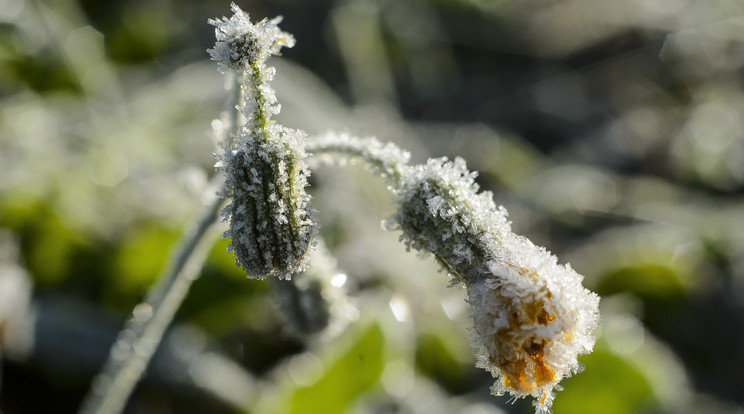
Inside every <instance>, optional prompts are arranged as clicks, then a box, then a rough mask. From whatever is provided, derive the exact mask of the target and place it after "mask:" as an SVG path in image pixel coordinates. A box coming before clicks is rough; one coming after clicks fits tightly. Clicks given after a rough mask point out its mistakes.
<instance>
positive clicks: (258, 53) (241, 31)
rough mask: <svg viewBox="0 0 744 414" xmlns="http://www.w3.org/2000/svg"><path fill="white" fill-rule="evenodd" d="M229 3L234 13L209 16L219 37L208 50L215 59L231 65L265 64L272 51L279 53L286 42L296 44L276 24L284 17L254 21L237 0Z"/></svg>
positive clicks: (244, 66) (236, 68)
mask: <svg viewBox="0 0 744 414" xmlns="http://www.w3.org/2000/svg"><path fill="white" fill-rule="evenodd" d="M230 7H231V9H232V11H233V13H234V14H233V16H232V17H230V18H227V17H223V18H221V19H210V20H209V23H210V24H211V25H213V26H215V27H216V29H215V35H216V37H217V43H216V44H215V45H214V48H213V49H210V50H209V54H210V55H211V56H212V60H215V61H217V62H219V63H220V64H222V65H224V66H225V67H226V68H229V69H233V70H248V69H249V68H250V67H251V66H253V65H259V66H260V65H263V63H264V62H266V60H267V59H268V58H269V57H270V56H271V55H276V54H279V50H280V49H281V48H282V47H283V46H286V47H292V46H294V44H295V39H294V37H293V36H292V35H291V34H289V33H287V32H283V31H281V30H279V27H277V25H278V24H279V23H280V22H281V21H282V18H281V17H275V18H273V19H271V20H267V19H263V20H261V21H260V22H258V23H256V24H253V23H251V20H250V16H248V13H246V12H244V11H243V10H241V9H240V7H238V6H237V5H236V4H235V3H232V4H231V5H230Z"/></svg>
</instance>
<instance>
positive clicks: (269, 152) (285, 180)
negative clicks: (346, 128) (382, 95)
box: [222, 129, 317, 279]
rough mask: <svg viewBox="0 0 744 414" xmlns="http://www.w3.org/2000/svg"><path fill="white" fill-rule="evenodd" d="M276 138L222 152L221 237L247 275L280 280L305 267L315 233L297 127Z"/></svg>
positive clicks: (303, 155) (306, 171) (302, 152)
mask: <svg viewBox="0 0 744 414" xmlns="http://www.w3.org/2000/svg"><path fill="white" fill-rule="evenodd" d="M277 135H278V136H280V137H281V139H280V140H277V141H269V142H258V141H249V142H246V143H243V144H242V145H241V146H239V147H238V148H237V149H236V150H234V151H232V152H230V153H228V154H226V155H225V157H224V158H225V160H224V165H225V167H224V173H225V176H226V182H225V188H226V194H225V195H226V196H228V197H230V198H232V202H231V203H230V204H229V205H227V207H225V209H224V210H223V212H222V215H223V218H224V219H229V221H230V228H229V230H228V231H227V232H225V237H230V238H232V241H231V243H230V246H231V247H230V248H231V249H232V251H233V252H234V254H235V258H236V259H237V262H238V264H240V265H241V266H242V267H243V268H244V269H245V271H246V272H247V273H248V275H249V276H250V277H254V278H264V277H267V276H277V277H279V278H282V279H285V278H289V277H290V276H291V275H292V274H294V273H298V272H300V271H302V270H304V269H305V267H307V264H308V261H309V256H308V252H309V250H310V247H311V246H312V243H313V241H314V238H315V235H316V233H317V228H316V227H317V226H316V224H315V220H314V218H313V215H312V211H311V209H310V207H309V202H310V196H309V195H308V194H307V193H306V192H305V187H306V186H307V176H309V174H310V173H309V171H308V169H307V168H306V167H305V164H304V161H303V159H304V158H305V153H304V151H303V149H302V145H301V142H302V140H303V139H304V136H303V135H301V133H300V132H299V131H292V130H288V129H285V130H284V131H283V133H280V134H277Z"/></svg>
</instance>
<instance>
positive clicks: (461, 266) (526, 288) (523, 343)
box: [387, 158, 599, 412]
mask: <svg viewBox="0 0 744 414" xmlns="http://www.w3.org/2000/svg"><path fill="white" fill-rule="evenodd" d="M474 179H475V173H472V172H470V171H468V170H467V168H466V166H465V162H464V161H463V160H462V159H460V158H457V159H455V161H454V162H451V161H447V159H446V158H440V159H434V160H429V162H428V163H427V164H426V165H422V166H417V167H412V168H410V169H409V170H407V172H406V174H405V176H404V177H403V179H402V181H401V184H400V187H399V188H398V190H397V191H396V195H395V200H396V203H397V204H398V210H397V212H396V213H395V214H394V215H393V216H392V217H391V218H390V219H388V222H387V225H388V227H389V228H391V229H400V230H402V232H403V234H402V236H401V238H402V239H403V240H404V241H405V242H406V244H407V245H408V247H409V248H410V247H413V248H415V249H419V250H425V251H429V252H431V253H434V255H435V256H436V258H437V259H438V260H439V261H440V263H442V265H443V266H444V267H445V268H446V269H447V270H448V271H450V272H451V273H452V274H454V275H455V276H456V277H457V278H458V279H459V280H460V281H462V282H463V283H464V284H465V286H466V287H467V291H468V298H469V299H468V301H469V303H470V304H471V305H472V307H473V327H474V329H473V332H472V335H471V344H472V346H473V348H474V351H475V353H476V356H477V358H478V366H480V367H482V368H485V369H486V370H488V371H490V372H491V373H492V374H493V375H494V377H497V381H496V383H495V384H494V386H493V387H492V391H493V392H494V393H495V394H497V395H501V394H503V393H505V392H509V393H511V394H512V395H514V396H516V397H525V396H528V395H531V396H533V397H535V398H536V406H537V408H538V412H549V410H550V405H551V403H552V400H553V394H552V391H553V389H555V388H556V387H558V382H560V380H561V379H562V378H564V377H566V376H569V375H571V374H572V373H576V372H578V371H580V369H581V365H580V364H579V363H578V361H577V359H576V357H577V355H579V354H585V353H588V352H590V351H591V350H592V347H593V345H594V338H593V337H592V335H591V333H592V331H593V330H594V328H595V327H596V326H597V324H598V322H599V311H598V304H599V297H598V296H597V295H596V294H594V293H592V292H590V291H588V290H587V289H585V288H584V287H583V286H582V285H581V281H582V279H583V278H582V276H580V275H579V274H577V273H576V272H575V271H574V270H573V269H571V267H570V266H568V265H565V266H564V265H560V264H558V262H557V259H556V257H555V256H553V255H552V254H550V252H548V251H546V250H545V249H544V248H541V247H537V246H535V245H534V244H532V242H530V241H529V240H527V239H526V238H524V237H521V236H518V235H516V234H514V233H512V231H511V226H510V224H509V222H508V221H507V215H506V210H505V209H504V208H503V207H497V206H496V205H495V204H494V202H493V197H492V194H491V193H490V192H481V193H478V186H477V184H476V183H475V181H474Z"/></svg>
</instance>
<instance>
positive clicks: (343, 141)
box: [305, 133, 410, 188]
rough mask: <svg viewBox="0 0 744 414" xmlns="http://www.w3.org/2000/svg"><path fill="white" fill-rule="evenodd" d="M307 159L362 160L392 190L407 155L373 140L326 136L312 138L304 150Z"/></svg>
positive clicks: (401, 171)
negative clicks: (308, 155)
mask: <svg viewBox="0 0 744 414" xmlns="http://www.w3.org/2000/svg"><path fill="white" fill-rule="evenodd" d="M305 151H307V152H308V153H310V154H311V155H310V156H311V157H314V158H319V159H320V160H323V159H327V160H328V161H330V162H335V163H338V162H345V161H351V162H354V161H356V160H362V161H363V162H364V163H365V164H366V167H367V168H368V169H369V170H370V171H371V172H372V173H373V174H375V175H379V176H381V177H383V178H385V179H386V180H388V181H389V184H391V185H392V187H393V188H397V187H398V186H399V185H400V183H401V178H402V177H403V175H404V174H405V170H406V168H408V166H407V165H406V164H407V163H408V160H409V159H410V154H409V153H408V152H407V151H404V150H402V149H401V148H399V147H398V146H396V145H395V144H393V143H390V142H388V143H385V144H383V143H381V142H380V141H378V140H377V139H376V138H371V137H370V138H357V137H352V136H349V135H346V134H333V133H329V134H326V135H322V136H317V137H312V138H311V139H309V140H308V142H307V145H306V146H305Z"/></svg>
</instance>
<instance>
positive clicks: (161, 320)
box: [80, 198, 223, 414]
mask: <svg viewBox="0 0 744 414" xmlns="http://www.w3.org/2000/svg"><path fill="white" fill-rule="evenodd" d="M222 201H223V200H222V199H218V198H215V199H214V200H213V201H212V202H211V204H210V205H209V206H207V207H206V209H205V210H204V212H203V213H202V215H201V218H200V219H199V220H198V221H196V222H195V223H194V226H193V227H192V228H191V229H190V230H189V231H188V232H186V233H185V234H184V237H183V238H182V239H181V242H180V243H179V248H178V250H176V252H175V256H174V257H173V259H172V262H171V264H170V266H169V267H168V268H166V271H165V272H164V273H163V274H162V275H161V278H160V281H159V282H158V283H157V284H156V285H155V286H153V287H152V288H151V289H150V291H149V292H148V294H147V297H146V298H145V301H144V302H142V303H140V304H139V305H137V306H135V308H134V311H133V312H132V313H133V315H132V318H131V319H129V321H127V324H126V326H125V327H124V329H123V330H122V331H121V332H119V336H118V338H117V340H116V342H115V343H114V345H113V347H112V348H111V352H110V354H109V358H108V360H107V361H106V364H105V365H104V368H103V370H102V371H101V373H100V374H98V376H97V377H96V378H95V379H94V381H93V384H92V387H91V390H90V392H89V394H88V395H87V396H86V398H85V400H84V402H83V405H82V406H81V409H80V413H81V414H93V413H97V414H103V413H119V412H121V411H122V409H123V408H124V405H125V404H126V401H127V399H128V398H129V395H130V394H131V393H132V390H133V389H134V386H135V385H136V383H137V381H139V379H140V377H141V376H142V373H143V372H144V371H145V369H146V368H147V364H148V363H149V362H150V359H151V358H152V355H153V354H154V353H155V350H156V349H157V347H158V345H159V344H160V341H161V340H162V338H163V334H164V333H165V330H166V328H167V327H168V325H169V324H170V322H171V320H172V319H173V315H175V313H176V311H177V310H178V308H179V306H180V305H181V302H183V299H184V297H185V296H186V294H187V293H188V290H189V287H190V286H191V283H192V282H193V281H194V280H196V278H197V277H198V275H199V271H200V270H201V267H202V264H203V263H204V260H205V259H206V256H207V252H208V250H209V247H210V246H211V238H205V237H204V236H205V235H206V234H208V232H209V229H210V228H211V227H212V225H213V224H214V223H215V222H216V221H217V215H218V213H219V210H220V206H221V205H222Z"/></svg>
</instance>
